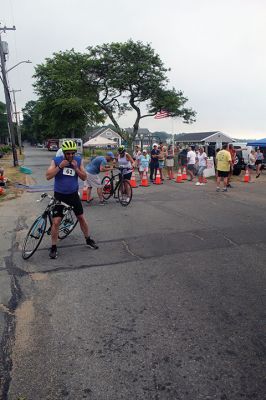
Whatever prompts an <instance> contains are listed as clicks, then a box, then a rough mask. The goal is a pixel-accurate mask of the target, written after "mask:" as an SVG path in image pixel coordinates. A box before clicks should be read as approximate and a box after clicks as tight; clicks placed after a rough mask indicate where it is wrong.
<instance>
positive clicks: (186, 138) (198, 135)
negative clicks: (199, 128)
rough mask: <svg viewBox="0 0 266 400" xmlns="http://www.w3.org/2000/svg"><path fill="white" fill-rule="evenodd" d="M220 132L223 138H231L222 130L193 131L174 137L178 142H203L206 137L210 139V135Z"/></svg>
mask: <svg viewBox="0 0 266 400" xmlns="http://www.w3.org/2000/svg"><path fill="white" fill-rule="evenodd" d="M217 134H220V135H221V136H223V137H224V138H228V139H231V140H232V141H233V139H232V138H230V136H228V135H226V134H225V133H223V132H220V131H211V132H193V133H181V134H180V135H178V136H177V137H176V141H178V142H183V143H185V142H189V143H190V142H197V143H199V142H204V141H205V140H206V139H210V138H211V137H212V136H214V135H217Z"/></svg>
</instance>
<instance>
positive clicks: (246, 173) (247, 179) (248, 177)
mask: <svg viewBox="0 0 266 400" xmlns="http://www.w3.org/2000/svg"><path fill="white" fill-rule="evenodd" d="M249 181H250V176H249V170H248V168H247V169H246V172H245V175H244V182H245V183H249Z"/></svg>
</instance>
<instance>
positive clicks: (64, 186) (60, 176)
mask: <svg viewBox="0 0 266 400" xmlns="http://www.w3.org/2000/svg"><path fill="white" fill-rule="evenodd" d="M64 159H65V157H64V156H60V157H55V158H54V163H55V165H56V166H58V165H59V164H60V163H61V162H62V161H63V160H64ZM74 160H76V161H77V163H78V167H80V164H81V157H79V156H75V157H74ZM54 179H55V181H54V191H55V192H58V193H62V194H71V193H75V192H77V191H78V188H79V184H78V175H77V174H76V171H75V170H74V168H73V167H72V166H71V164H70V165H69V166H68V167H65V168H64V169H63V170H60V171H59V172H58V173H57V174H56V175H55V178H54Z"/></svg>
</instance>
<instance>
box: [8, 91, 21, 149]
mask: <svg viewBox="0 0 266 400" xmlns="http://www.w3.org/2000/svg"><path fill="white" fill-rule="evenodd" d="M10 92H11V93H13V100H14V101H13V104H14V108H15V113H14V114H15V118H16V124H17V136H18V146H19V154H20V155H21V154H22V151H21V130H20V118H19V116H18V114H19V112H17V103H16V96H15V93H17V92H21V90H20V89H18V90H14V89H13V90H10Z"/></svg>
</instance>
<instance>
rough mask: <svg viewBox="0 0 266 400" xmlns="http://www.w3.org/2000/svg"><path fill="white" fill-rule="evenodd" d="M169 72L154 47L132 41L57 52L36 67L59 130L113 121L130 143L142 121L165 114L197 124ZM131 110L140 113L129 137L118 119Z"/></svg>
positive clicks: (47, 111) (54, 125)
mask: <svg viewBox="0 0 266 400" xmlns="http://www.w3.org/2000/svg"><path fill="white" fill-rule="evenodd" d="M167 71H168V69H167V68H166V67H165V66H164V65H163V62H162V61H161V59H160V57H159V55H158V54H156V53H155V51H154V50H153V49H152V47H151V46H150V44H143V43H142V42H140V41H138V42H134V41H133V40H128V41H127V42H125V43H110V44H108V43H107V44H103V45H100V46H95V47H88V52H87V53H85V54H83V53H77V52H75V51H74V50H70V51H65V52H59V53H55V54H54V55H53V58H47V59H46V62H45V63H44V64H41V65H38V66H37V67H36V69H35V75H34V77H35V78H36V83H35V85H34V87H35V91H36V93H37V94H38V95H39V100H40V101H41V103H42V104H43V107H44V111H43V112H44V113H45V118H46V119H47V121H49V126H50V127H52V128H53V129H56V132H59V133H60V128H62V130H63V131H64V134H63V136H65V135H66V132H67V131H66V130H67V129H68V128H69V130H70V131H72V132H73V130H74V129H75V127H77V129H82V128H84V130H85V125H86V122H87V123H89V124H90V125H93V124H97V123H98V122H103V121H104V119H105V118H106V117H109V118H110V120H111V121H112V123H113V125H114V127H115V129H116V130H117V132H118V133H119V134H120V135H121V137H122V138H123V139H124V140H126V141H127V142H129V144H130V143H132V141H133V140H134V138H135V136H136V135H137V133H138V129H139V126H140V121H141V120H142V119H144V118H147V117H152V116H154V115H155V114H156V113H157V112H159V111H161V110H166V111H167V112H168V113H169V117H172V118H176V117H178V118H183V121H184V122H185V123H192V122H194V121H195V112H194V111H193V110H192V109H191V108H187V107H185V104H186V102H187V100H188V99H187V98H186V97H185V96H184V95H183V92H182V91H176V89H175V88H172V89H169V88H168V83H169V82H168V78H167V75H166V73H167ZM129 110H133V111H134V112H135V115H136V117H135V121H134V124H133V133H131V134H128V133H127V132H125V131H124V130H123V129H122V127H121V126H120V125H119V117H120V116H121V115H123V114H125V113H126V112H127V111H129ZM143 110H145V111H143Z"/></svg>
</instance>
